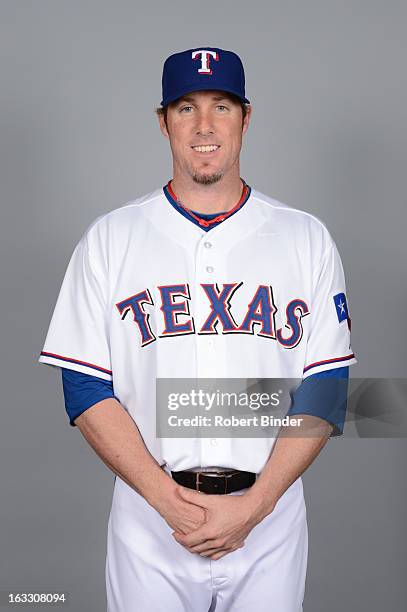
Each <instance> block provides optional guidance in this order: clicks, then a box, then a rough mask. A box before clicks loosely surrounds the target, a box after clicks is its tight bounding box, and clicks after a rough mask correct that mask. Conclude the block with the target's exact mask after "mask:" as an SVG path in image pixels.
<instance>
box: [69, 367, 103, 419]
mask: <svg viewBox="0 0 407 612" xmlns="http://www.w3.org/2000/svg"><path fill="white" fill-rule="evenodd" d="M61 372H62V385H63V390H64V399H65V410H66V412H67V414H68V417H69V424H70V425H72V427H76V425H75V423H74V420H75V419H76V418H77V417H78V416H79V415H80V414H82V412H85V410H87V409H88V408H90V407H91V406H93V405H94V404H97V403H98V402H100V401H102V400H104V399H108V398H109V397H113V398H114V397H115V396H114V393H113V382H111V381H108V380H104V379H102V378H98V377H97V376H90V375H89V374H83V373H82V372H76V371H75V370H69V369H67V368H61Z"/></svg>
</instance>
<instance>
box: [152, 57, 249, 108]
mask: <svg viewBox="0 0 407 612" xmlns="http://www.w3.org/2000/svg"><path fill="white" fill-rule="evenodd" d="M162 88H163V94H162V95H163V99H162V101H161V106H167V104H169V103H170V102H174V100H177V99H178V98H180V97H181V96H184V95H185V94H187V93H191V92H192V91H204V90H208V89H213V90H216V91H226V92H228V93H231V94H234V95H235V96H237V97H238V98H240V99H241V100H242V101H243V102H246V104H250V102H249V100H248V99H247V98H246V95H245V78H244V69H243V64H242V62H241V59H240V57H239V56H238V55H237V54H236V53H234V52H233V51H225V50H224V49H217V48H215V47H197V48H196V49H189V50H188V51H182V52H181V53H174V54H173V55H170V56H169V57H167V59H166V60H165V62H164V67H163V78H162Z"/></svg>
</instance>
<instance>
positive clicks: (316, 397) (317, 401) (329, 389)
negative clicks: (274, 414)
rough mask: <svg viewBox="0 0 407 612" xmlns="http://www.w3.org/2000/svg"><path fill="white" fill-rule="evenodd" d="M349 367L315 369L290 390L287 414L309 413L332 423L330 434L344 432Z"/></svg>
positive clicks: (334, 434) (337, 434) (338, 434)
mask: <svg viewBox="0 0 407 612" xmlns="http://www.w3.org/2000/svg"><path fill="white" fill-rule="evenodd" d="M348 384H349V367H344V368H334V369H332V370H325V371H324V372H317V373H316V374H312V375H311V376H308V377H307V378H305V379H304V380H303V381H302V383H301V384H300V386H299V387H298V388H297V389H296V390H295V392H294V393H293V401H292V404H291V408H290V410H289V411H288V413H287V415H288V416H295V415H300V414H309V415H312V416H317V417H319V418H321V419H324V420H325V421H328V422H329V423H331V425H333V427H334V428H333V430H332V433H331V437H332V436H340V435H342V434H343V429H344V426H345V416H346V409H347V402H348Z"/></svg>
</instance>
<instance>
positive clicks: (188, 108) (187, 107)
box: [180, 106, 192, 114]
mask: <svg viewBox="0 0 407 612" xmlns="http://www.w3.org/2000/svg"><path fill="white" fill-rule="evenodd" d="M191 110H192V106H183V107H182V108H180V113H186V114H188V113H189V112H190V111H191Z"/></svg>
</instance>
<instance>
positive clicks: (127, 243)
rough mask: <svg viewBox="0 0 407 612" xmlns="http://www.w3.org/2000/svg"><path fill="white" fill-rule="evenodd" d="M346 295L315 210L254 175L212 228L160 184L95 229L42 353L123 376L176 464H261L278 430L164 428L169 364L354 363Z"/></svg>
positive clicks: (276, 373) (196, 374) (260, 374)
mask: <svg viewBox="0 0 407 612" xmlns="http://www.w3.org/2000/svg"><path fill="white" fill-rule="evenodd" d="M345 296H346V289H345V280H344V273H343V268H342V264H341V260H340V257H339V254H338V251H337V248H336V246H335V244H334V242H333V239H332V237H331V236H330V234H329V232H328V230H327V228H326V227H325V226H324V224H323V223H322V222H321V221H320V220H319V219H318V218H316V217H315V216H313V215H311V214H308V213H306V212H303V211H300V210H297V209H294V208H292V207H289V206H287V205H285V204H283V203H281V202H278V201H276V200H274V199H272V198H269V197H267V196H265V195H263V194H261V193H259V192H258V191H256V190H253V189H252V190H251V193H250V196H249V198H248V200H247V201H246V202H245V204H244V205H243V206H242V207H241V208H240V209H239V210H238V211H237V212H236V213H234V214H233V215H231V216H230V217H228V218H226V219H225V220H224V221H223V222H222V223H220V224H219V225H217V226H216V227H214V228H212V229H211V230H210V231H209V232H205V230H203V229H202V228H201V227H199V226H197V225H196V224H194V223H192V222H191V221H190V220H189V219H187V218H185V217H184V216H182V215H181V214H180V213H179V212H178V211H177V210H176V209H175V208H174V206H172V205H171V203H170V202H169V201H168V199H167V197H166V194H165V193H164V191H163V189H157V190H156V191H154V192H153V193H151V194H149V195H147V196H145V197H142V198H140V199H138V200H136V201H134V202H130V203H129V204H127V205H125V206H123V207H121V208H118V209H116V210H114V211H112V212H110V213H108V214H107V215H104V216H102V217H100V218H99V219H97V220H96V221H95V222H94V223H93V224H92V225H91V226H90V227H89V229H88V230H87V231H86V232H85V234H84V235H83V237H82V238H81V240H80V242H79V244H78V245H77V247H76V249H75V251H74V253H73V255H72V258H71V261H70V263H69V266H68V269H67V272H66V275H65V279H64V282H63V285H62V288H61V291H60V294H59V297H58V301H57V304H56V307H55V311H54V314H53V317H52V321H51V324H50V328H49V332H48V335H47V338H46V342H45V346H44V349H43V351H42V354H41V357H40V361H41V362H44V363H47V364H50V365H53V366H59V367H64V368H71V369H73V370H77V371H79V372H84V373H86V374H91V375H93V376H99V377H100V378H103V379H105V380H112V378H113V385H114V393H115V396H116V397H117V398H118V399H119V401H120V402H121V404H122V405H123V406H124V407H125V409H126V410H127V411H128V412H129V414H130V415H131V417H132V418H133V419H134V421H135V422H136V424H137V426H138V428H139V430H140V433H141V435H142V436H143V439H144V441H145V444H146V446H147V447H148V449H149V451H150V452H151V454H152V455H153V456H154V457H155V458H156V460H157V461H158V462H159V463H160V464H163V463H166V464H167V466H169V467H170V469H171V470H184V469H189V468H192V467H196V466H201V467H207V466H222V467H225V468H228V467H230V468H235V469H241V470H247V471H252V472H257V473H259V472H260V471H261V470H262V469H263V467H264V465H265V463H266V462H267V459H268V457H269V455H270V451H271V449H272V447H273V444H274V442H275V438H257V439H250V438H245V439H244V438H242V439H236V438H221V439H209V438H183V439H182V440H180V439H177V438H171V439H170V438H163V439H159V438H157V437H156V405H155V393H156V389H155V385H156V378H157V377H162V378H174V377H175V378H237V377H241V378H296V379H301V378H303V377H306V376H309V375H310V374H313V373H316V372H319V371H323V370H327V369H332V368H337V367H340V366H347V365H350V364H353V363H355V362H356V359H355V357H354V355H353V352H352V349H351V346H350V330H349V328H350V325H349V321H350V319H349V316H348V311H347V307H346V297H345ZM343 313H346V316H343Z"/></svg>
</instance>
